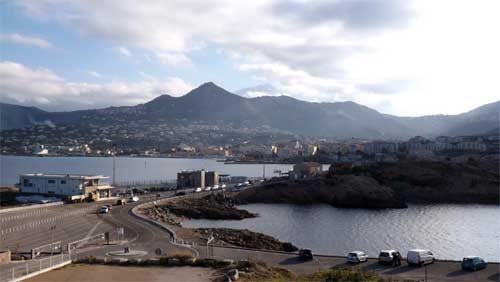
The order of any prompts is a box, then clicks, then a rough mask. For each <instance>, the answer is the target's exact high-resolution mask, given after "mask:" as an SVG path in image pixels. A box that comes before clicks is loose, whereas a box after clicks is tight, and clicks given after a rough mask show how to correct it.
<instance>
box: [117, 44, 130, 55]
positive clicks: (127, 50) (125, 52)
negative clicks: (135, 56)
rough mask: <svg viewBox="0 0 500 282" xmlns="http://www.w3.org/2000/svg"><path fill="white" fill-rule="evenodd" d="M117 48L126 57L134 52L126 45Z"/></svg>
mask: <svg viewBox="0 0 500 282" xmlns="http://www.w3.org/2000/svg"><path fill="white" fill-rule="evenodd" d="M116 50H117V51H118V53H120V54H121V55H123V56H125V57H132V52H130V50H129V49H128V48H127V47H125V46H118V47H116Z"/></svg>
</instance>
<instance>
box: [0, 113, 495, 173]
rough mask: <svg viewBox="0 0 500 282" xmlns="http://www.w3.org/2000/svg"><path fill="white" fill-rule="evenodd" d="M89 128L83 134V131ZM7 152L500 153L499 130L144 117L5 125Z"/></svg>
mask: <svg viewBox="0 0 500 282" xmlns="http://www.w3.org/2000/svg"><path fill="white" fill-rule="evenodd" d="M83 133H85V134H83ZM0 148H1V150H2V154H4V155H21V156H30V155H31V156H88V157H99V156H102V157H106V156H112V155H116V156H130V157H167V158H172V157H173V158H217V159H221V160H224V161H226V162H228V163H230V162H233V163H292V164H293V163H296V162H298V161H300V160H304V161H317V162H322V163H331V162H338V161H342V162H354V163H356V162H357V163H359V162H363V161H385V162H391V161H392V162H393V161H396V160H397V159H398V158H400V157H401V156H403V155H407V156H409V157H416V158H425V159H439V157H440V156H448V155H460V154H465V153H479V154H492V153H498V152H499V150H500V149H499V148H500V138H499V137H498V134H493V133H492V134H491V135H474V136H437V137H434V138H425V137H422V136H415V137H412V138H409V139H407V140H370V139H360V138H351V139H334V138H327V137H311V136H307V137H306V136H294V135H290V134H286V133H276V132H274V131H266V129H264V128H257V129H249V128H246V129H241V128H240V129H236V128H226V127H223V126H222V125H220V126H217V125H209V124H197V123H194V124H189V125H186V126H175V127H169V126H168V125H167V124H159V125H157V126H155V127H152V126H151V127H148V126H144V124H141V122H137V123H134V124H132V125H130V126H127V127H126V128H122V127H120V126H118V125H109V126H100V127H97V126H92V125H91V126H90V127H89V128H84V129H82V128H80V127H78V126H75V125H67V126H55V127H51V126H35V127H30V128H21V129H13V130H3V131H2V139H1V140H0Z"/></svg>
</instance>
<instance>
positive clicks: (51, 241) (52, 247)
mask: <svg viewBox="0 0 500 282" xmlns="http://www.w3.org/2000/svg"><path fill="white" fill-rule="evenodd" d="M55 229H56V226H55V225H52V226H51V227H50V255H51V256H52V255H53V254H54V246H53V245H52V244H53V242H54V230H55Z"/></svg>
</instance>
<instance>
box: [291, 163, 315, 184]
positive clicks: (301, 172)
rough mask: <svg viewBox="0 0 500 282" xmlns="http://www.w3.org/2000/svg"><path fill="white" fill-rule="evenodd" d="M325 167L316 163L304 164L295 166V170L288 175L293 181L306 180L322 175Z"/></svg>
mask: <svg viewBox="0 0 500 282" xmlns="http://www.w3.org/2000/svg"><path fill="white" fill-rule="evenodd" d="M322 171H323V166H322V165H321V164H320V163H316V162H302V163H298V164H295V165H294V166H293V170H292V171H290V172H289V173H288V175H289V177H290V179H291V180H297V179H304V178H309V177H314V176H317V175H320V174H321V173H322Z"/></svg>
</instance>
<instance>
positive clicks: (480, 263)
mask: <svg viewBox="0 0 500 282" xmlns="http://www.w3.org/2000/svg"><path fill="white" fill-rule="evenodd" d="M487 265H488V263H487V262H485V261H484V259H482V258H480V257H476V256H470V257H465V258H464V259H463V260H462V269H463V270H472V271H476V270H479V269H483V268H486V266H487Z"/></svg>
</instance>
